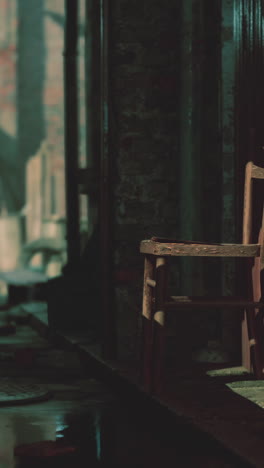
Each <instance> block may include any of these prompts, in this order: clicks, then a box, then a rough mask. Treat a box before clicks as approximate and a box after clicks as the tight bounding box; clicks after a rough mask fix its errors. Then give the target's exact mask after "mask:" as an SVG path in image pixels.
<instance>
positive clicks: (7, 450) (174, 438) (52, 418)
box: [0, 379, 243, 468]
mask: <svg viewBox="0 0 264 468" xmlns="http://www.w3.org/2000/svg"><path fill="white" fill-rule="evenodd" d="M47 386H48V387H49V388H50V390H52V391H53V397H52V398H51V399H50V400H48V401H45V402H41V403H34V404H27V405H23V406H10V407H5V408H1V410H0V434H1V435H0V467H1V468H15V467H17V468H28V467H35V468H41V467H43V468H44V467H49V468H51V467H55V466H56V467H64V468H66V467H68V468H71V467H72V468H73V467H76V468H79V467H80V468H81V467H97V466H100V467H102V466H103V467H109V468H110V467H120V468H121V467H131V468H132V467H133V468H134V467H143V466H144V467H148V466H151V467H152V468H153V467H154V468H156V467H157V468H158V467H160V468H163V467H165V468H166V467H170V466H175V467H176V466H177V467H191V466H196V467H234V466H237V467H240V466H243V465H242V464H236V463H235V462H234V461H230V460H231V458H229V457H228V456H227V455H226V454H224V453H222V452H221V450H220V449H219V447H217V446H216V445H215V444H214V443H213V442H212V443H210V442H208V440H203V438H202V437H200V436H198V437H197V434H195V433H194V432H192V430H190V429H188V428H186V427H184V426H182V425H174V426H173V427H164V426H162V425H161V427H160V429H161V430H157V428H155V427H154V426H155V423H156V425H157V427H158V426H159V423H158V421H156V422H155V421H154V417H153V418H151V419H150V420H149V421H148V418H147V417H146V415H142V416H140V414H138V411H137V408H136V407H133V404H132V402H130V403H129V404H128V405H127V406H126V405H124V403H121V402H119V401H118V400H117V399H115V398H114V397H113V396H111V395H110V394H109V393H107V392H106V390H105V388H104V387H103V386H101V385H100V384H99V383H98V382H95V381H94V380H92V379H90V380H89V379H86V380H81V381H79V382H76V383H75V384H74V385H72V384H65V383H64V384H52V385H47ZM85 388H86V389H87V393H86V392H85Z"/></svg>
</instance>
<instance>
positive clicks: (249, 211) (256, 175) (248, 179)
mask: <svg viewBox="0 0 264 468" xmlns="http://www.w3.org/2000/svg"><path fill="white" fill-rule="evenodd" d="M254 179H264V168H263V167H259V166H256V165H255V164H253V162H252V161H249V162H248V163H247V165H246V170H245V188H244V212H243V237H242V242H243V244H250V243H252V224H253V222H252V221H253V220H252V216H253V180H254ZM260 203H261V216H262V220H261V224H260V230H261V231H263V229H264V216H263V198H262V201H260Z"/></svg>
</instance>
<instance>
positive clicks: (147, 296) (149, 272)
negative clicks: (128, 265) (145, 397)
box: [140, 255, 155, 392]
mask: <svg viewBox="0 0 264 468" xmlns="http://www.w3.org/2000/svg"><path fill="white" fill-rule="evenodd" d="M154 273H155V259H154V258H153V257H151V256H149V255H146V256H145V262H144V280H143V303H142V334H141V340H142V341H141V362H140V372H141V375H140V378H141V380H142V383H143V386H144V389H145V390H146V391H147V392H150V391H151V386H152V353H153V349H152V344H153V342H152V341H153V337H152V330H153V321H152V318H153V317H152V316H153V298H154V290H153V288H151V287H149V286H148V285H147V278H150V279H153V278H154Z"/></svg>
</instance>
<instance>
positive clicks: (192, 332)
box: [109, 0, 236, 357]
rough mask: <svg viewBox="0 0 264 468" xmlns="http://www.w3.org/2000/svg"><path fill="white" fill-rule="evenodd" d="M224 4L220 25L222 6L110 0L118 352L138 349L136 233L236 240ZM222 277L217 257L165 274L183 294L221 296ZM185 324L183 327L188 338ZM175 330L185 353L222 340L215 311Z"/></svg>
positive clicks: (181, 319)
mask: <svg viewBox="0 0 264 468" xmlns="http://www.w3.org/2000/svg"><path fill="white" fill-rule="evenodd" d="M226 3H228V2H226ZM223 8H226V10H227V11H226V15H225V17H224V23H223V24H222V13H223V11H222V10H221V2H220V1H217V2H207V1H203V2H198V1H196V0H188V1H186V0H185V1H184V2H181V1H176V0H175V1H171V0H168V1H167V0H163V1H161V0H152V1H150V0H149V1H145V2H141V3H140V4H137V7H136V8H135V4H134V2H131V1H128V0H114V1H113V2H111V9H110V42H109V50H110V58H109V62H110V102H109V115H110V130H111V141H112V146H111V152H112V154H111V157H112V161H113V164H114V166H115V167H114V171H113V173H114V181H113V192H114V223H113V224H114V226H113V230H114V245H113V252H114V265H115V272H114V273H115V275H114V277H115V296H116V314H117V317H116V318H117V328H118V350H119V353H120V355H122V356H126V357H129V356H132V355H133V353H134V352H135V350H136V349H137V338H136V337H137V331H138V330H139V328H140V320H139V317H140V309H141V292H142V272H143V258H142V257H141V256H140V254H139V242H140V240H142V239H144V238H148V237H150V236H152V235H160V236H173V237H176V238H185V239H189V240H190V239H195V238H196V239H197V236H199V237H200V238H202V240H207V241H216V242H219V241H221V240H222V238H223V237H224V238H228V239H231V238H232V237H233V235H234V231H233V226H232V228H231V230H230V229H229V227H230V225H231V224H232V213H233V211H232V210H233V208H232V207H233V205H232V203H233V197H234V194H233V176H234V174H233V166H232V164H233V162H234V159H233V157H234V156H233V147H232V132H233V122H232V112H233V109H232V100H233V89H232V79H233V74H232V73H233V71H232V60H233V57H232V53H231V56H230V55H229V51H228V47H230V44H229V43H228V41H229V42H230V41H231V40H232V37H231V36H232V25H231V24H230V5H229V4H228V5H224V6H223ZM228 31H229V33H230V34H229V36H228V37H226V34H227V32H228ZM222 40H223V44H224V46H225V49H224V50H223V51H222ZM231 52H232V51H231ZM223 64H224V65H223ZM223 72H224V75H223V81H222V73H223ZM228 78H230V79H231V81H230V82H229V84H228V81H227V80H228ZM223 126H224V140H223ZM228 135H229V143H228ZM223 149H224V153H223ZM231 270H232V269H231ZM231 270H230V275H232V271H231ZM225 271H226V270H225ZM212 272H213V275H212ZM227 273H229V272H228V271H227ZM221 275H222V265H221V262H220V263H219V262H218V263H217V262H211V263H210V265H209V267H207V266H206V265H205V264H204V262H200V263H199V264H198V265H196V263H193V264H192V263H190V262H186V263H184V262H183V263H180V262H178V263H176V265H175V267H174V268H173V270H172V280H173V282H174V283H175V285H176V292H179V293H181V294H184V293H187V294H188V293H194V292H195V293H196V294H199V293H204V292H206V293H209V294H210V293H212V294H214V293H216V294H220V293H221V292H222V279H221V278H222V276H221ZM174 291H175V289H174ZM181 327H183V328H184V327H188V339H187V340H186V335H184V334H183V333H182V332H181ZM177 328H178V334H177V332H176V334H175V340H176V341H177V340H180V341H182V344H183V346H185V351H186V352H187V350H188V349H194V348H195V347H197V346H203V345H206V344H207V341H208V340H210V339H219V340H221V338H222V320H221V316H219V314H217V313H214V312H213V313H212V311H209V314H208V313H206V312H205V313H204V314H201V315H200V316H199V317H197V314H193V315H192V314H190V316H188V317H186V315H182V316H181V315H179V316H177ZM179 330H180V331H179ZM183 336H184V339H183ZM229 344H230V343H229ZM234 346H236V345H234Z"/></svg>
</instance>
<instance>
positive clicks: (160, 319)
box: [153, 257, 167, 394]
mask: <svg viewBox="0 0 264 468" xmlns="http://www.w3.org/2000/svg"><path fill="white" fill-rule="evenodd" d="M166 290H167V259H166V257H158V258H157V260H156V297H155V311H154V322H153V325H154V329H153V350H154V352H153V366H154V369H153V391H154V393H156V394H159V393H161V392H162V390H163V388H164V377H165V375H164V374H165V373H164V364H165V363H164V354H165V353H164V348H165V300H166Z"/></svg>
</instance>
